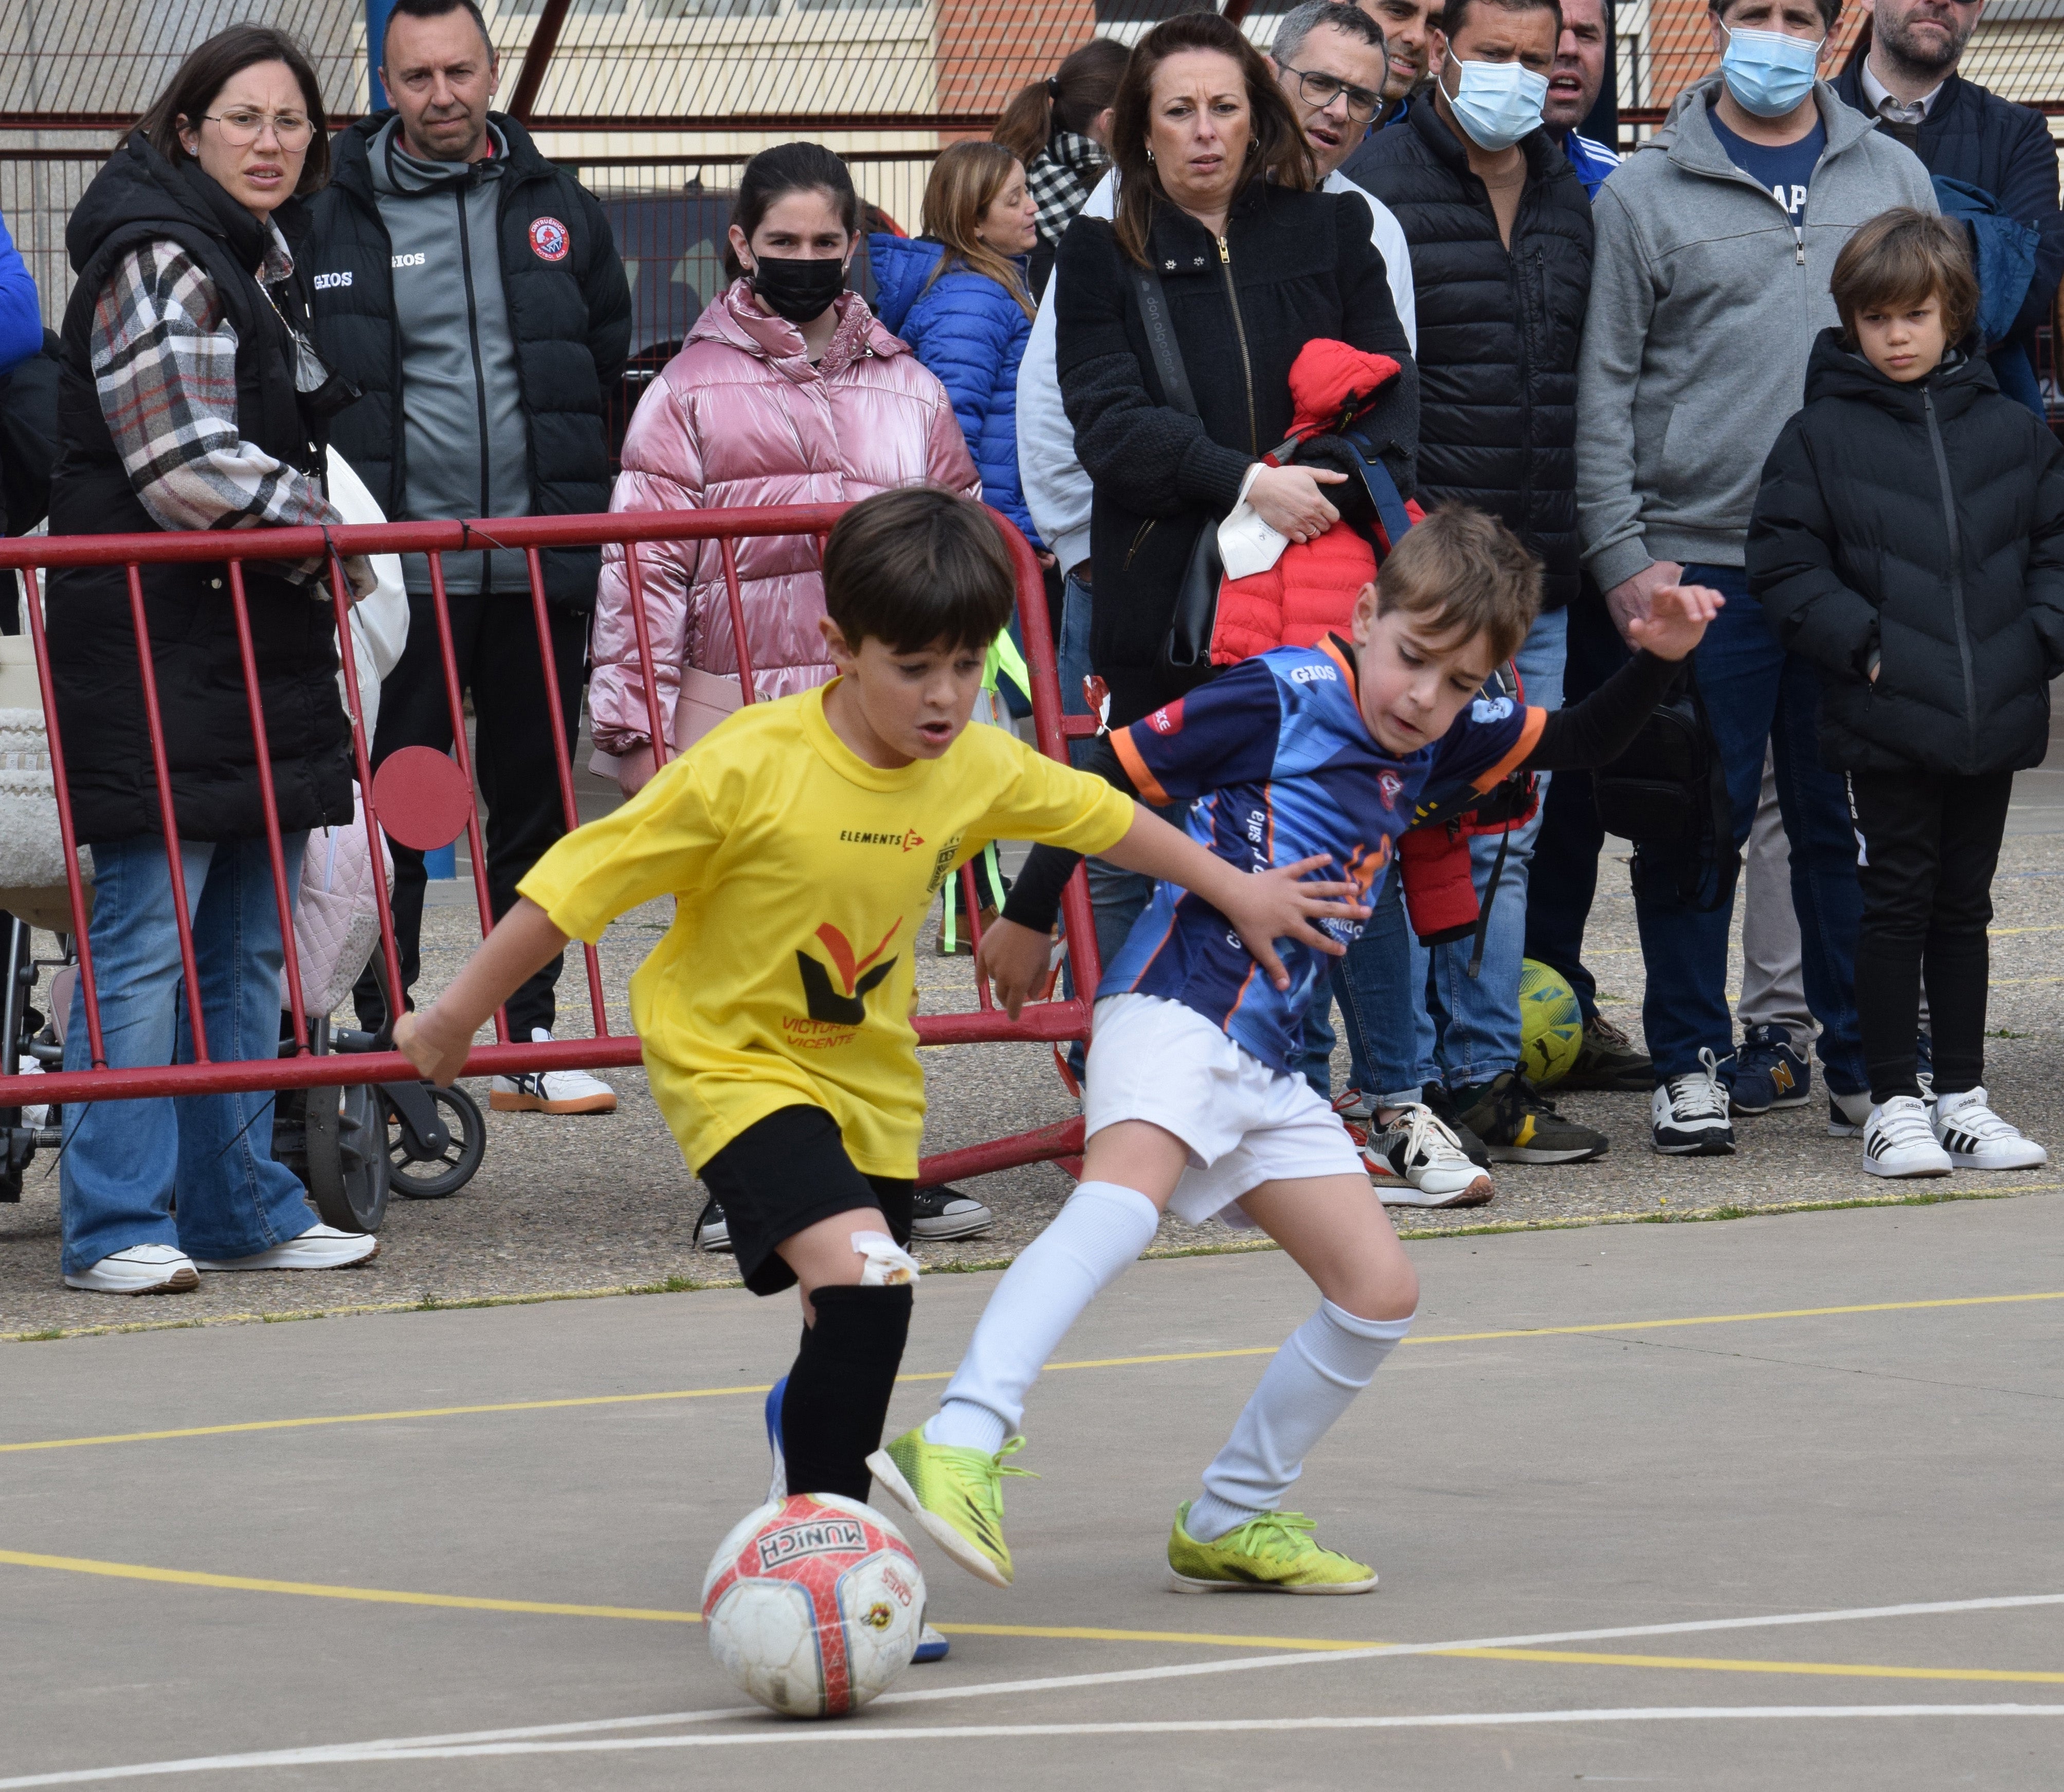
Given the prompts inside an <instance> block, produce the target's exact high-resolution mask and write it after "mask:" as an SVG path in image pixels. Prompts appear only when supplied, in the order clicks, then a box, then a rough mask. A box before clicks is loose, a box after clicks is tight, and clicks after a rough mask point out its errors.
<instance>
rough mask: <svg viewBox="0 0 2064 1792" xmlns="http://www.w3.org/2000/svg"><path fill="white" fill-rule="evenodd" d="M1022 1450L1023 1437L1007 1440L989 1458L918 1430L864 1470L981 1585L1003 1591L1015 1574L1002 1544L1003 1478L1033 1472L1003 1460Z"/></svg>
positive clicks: (888, 1446)
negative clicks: (942, 1442) (941, 1441)
mask: <svg viewBox="0 0 2064 1792" xmlns="http://www.w3.org/2000/svg"><path fill="white" fill-rule="evenodd" d="M1023 1448H1025V1440H1024V1439H1023V1438H1022V1437H1014V1438H1010V1439H1009V1440H1006V1442H1005V1444H1004V1446H1003V1448H1002V1449H1000V1450H998V1452H996V1453H995V1454H994V1456H992V1455H990V1453H989V1452H987V1451H986V1450H970V1449H965V1448H961V1446H959V1445H957V1444H933V1443H932V1442H930V1441H929V1440H928V1439H927V1438H926V1437H925V1432H924V1428H923V1427H922V1426H919V1427H917V1428H914V1429H913V1430H910V1431H906V1432H904V1434H903V1435H902V1436H901V1437H899V1438H897V1440H895V1442H894V1443H893V1444H884V1445H883V1446H882V1447H881V1448H880V1449H878V1450H877V1451H876V1452H874V1454H873V1456H869V1458H868V1459H867V1466H868V1468H869V1470H871V1471H872V1472H873V1476H874V1478H875V1480H877V1481H879V1482H880V1483H881V1488H882V1491H883V1492H885V1493H887V1494H888V1495H889V1497H890V1498H891V1499H892V1500H895V1502H896V1503H897V1504H898V1505H900V1506H901V1507H902V1508H904V1510H905V1511H906V1512H909V1514H910V1516H912V1517H913V1518H914V1519H916V1520H917V1522H918V1523H919V1524H921V1525H922V1526H923V1527H924V1528H925V1532H926V1534H927V1535H928V1536H930V1538H931V1539H932V1540H933V1542H934V1543H936V1544H938V1546H939V1547H940V1548H941V1549H943V1550H945V1552H946V1553H947V1554H948V1555H949V1556H951V1557H952V1558H953V1560H954V1561H955V1562H957V1563H958V1564H960V1566H961V1567H962V1568H964V1569H966V1570H967V1571H968V1573H970V1574H972V1575H973V1576H974V1577H975V1578H976V1579H977V1580H978V1581H987V1582H988V1583H989V1584H990V1585H991V1586H992V1587H1007V1586H1009V1585H1010V1581H1011V1577H1012V1576H1013V1574H1014V1572H1015V1570H1014V1569H1012V1567H1011V1565H1010V1545H1009V1544H1006V1542H1005V1541H1004V1540H1003V1477H1004V1476H1006V1475H1025V1474H1028V1473H1029V1471H1028V1470H1026V1469H1023V1468H1008V1467H1006V1465H1005V1464H1004V1460H1003V1459H1004V1458H1005V1457H1006V1456H1013V1455H1015V1454H1016V1453H1017V1452H1018V1451H1020V1450H1022V1449H1023Z"/></svg>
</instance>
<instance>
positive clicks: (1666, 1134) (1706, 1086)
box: [1648, 1051, 1735, 1158]
mask: <svg viewBox="0 0 2064 1792" xmlns="http://www.w3.org/2000/svg"><path fill="white" fill-rule="evenodd" d="M1648 1116H1649V1122H1650V1125H1651V1126H1652V1127H1653V1128H1654V1130H1655V1149H1656V1150H1659V1151H1660V1152H1661V1153H1662V1154H1663V1155H1664V1156H1665V1157H1666V1158H1726V1157H1731V1156H1732V1155H1733V1154H1734V1149H1735V1130H1734V1127H1733V1126H1731V1124H1730V1123H1729V1122H1728V1120H1727V1085H1726V1084H1725V1083H1723V1082H1722V1081H1720V1067H1719V1060H1718V1059H1717V1058H1715V1057H1714V1056H1713V1054H1712V1053H1711V1052H1709V1051H1701V1052H1700V1053H1699V1068H1698V1069H1696V1070H1687V1072H1685V1073H1684V1074H1683V1075H1682V1076H1681V1077H1664V1078H1663V1082H1662V1085H1661V1086H1660V1087H1659V1088H1658V1089H1656V1091H1655V1093H1654V1094H1652V1095H1651V1096H1650V1097H1649V1098H1648Z"/></svg>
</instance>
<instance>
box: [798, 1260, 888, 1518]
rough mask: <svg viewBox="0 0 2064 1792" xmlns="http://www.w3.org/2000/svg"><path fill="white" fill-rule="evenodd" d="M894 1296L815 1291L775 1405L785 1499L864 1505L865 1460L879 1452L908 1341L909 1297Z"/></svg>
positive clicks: (857, 1290)
mask: <svg viewBox="0 0 2064 1792" xmlns="http://www.w3.org/2000/svg"><path fill="white" fill-rule="evenodd" d="M914 1292H915V1291H914V1290H913V1288H912V1287H910V1286H909V1283H905V1284H903V1285H902V1286H901V1287H894V1288H861V1287H835V1288H820V1289H818V1290H817V1291H816V1294H815V1295H813V1296H812V1303H813V1304H814V1305H815V1306H816V1310H817V1323H816V1324H815V1325H814V1326H812V1327H810V1328H809V1330H808V1331H805V1332H804V1335H803V1347H802V1348H801V1349H800V1351H797V1352H796V1366H795V1367H793V1368H792V1369H791V1370H790V1371H788V1393H787V1394H786V1395H784V1397H783V1399H782V1402H781V1442H782V1448H783V1450H784V1454H785V1455H786V1456H787V1459H788V1491H789V1492H791V1493H841V1494H844V1495H845V1496H846V1497H847V1498H848V1499H849V1500H865V1499H866V1498H867V1496H868V1494H869V1492H870V1490H871V1488H872V1486H873V1476H871V1475H870V1474H869V1472H868V1468H867V1459H868V1458H869V1456H872V1455H873V1453H874V1452H875V1451H877V1450H878V1449H880V1448H881V1428H882V1425H883V1424H884V1423H885V1421H886V1420H887V1419H888V1417H889V1395H890V1394H891V1393H892V1392H893V1391H894V1389H895V1386H896V1371H897V1369H898V1368H899V1367H901V1365H902V1362H903V1343H904V1340H905V1339H906V1338H908V1337H909V1333H910V1306H911V1297H912V1295H913V1293H914Z"/></svg>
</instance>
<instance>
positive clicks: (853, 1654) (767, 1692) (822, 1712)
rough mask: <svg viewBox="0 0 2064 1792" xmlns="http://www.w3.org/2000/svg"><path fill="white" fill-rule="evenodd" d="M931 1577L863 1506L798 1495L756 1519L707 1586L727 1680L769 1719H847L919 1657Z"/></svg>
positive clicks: (715, 1643) (713, 1647)
mask: <svg viewBox="0 0 2064 1792" xmlns="http://www.w3.org/2000/svg"><path fill="white" fill-rule="evenodd" d="M924 1615H925V1577H924V1575H923V1574H922V1573H920V1572H919V1570H918V1567H917V1557H916V1556H913V1555H912V1554H911V1553H910V1546H909V1544H907V1543H905V1541H904V1540H903V1538H902V1535H901V1532H898V1531H897V1528H896V1527H895V1526H894V1525H893V1524H890V1523H889V1520H887V1519H885V1518H884V1517H883V1516H881V1513H880V1512H877V1511H875V1510H874V1508H873V1507H872V1506H865V1505H862V1504H861V1502H860V1501H859V1500H847V1499H844V1498H841V1496H839V1495H837V1494H836V1493H799V1494H795V1495H792V1496H790V1497H789V1498H788V1499H786V1500H770V1501H768V1504H765V1505H764V1506H762V1507H760V1508H759V1509H758V1510H757V1511H756V1512H749V1513H748V1514H747V1515H746V1516H744V1518H742V1519H740V1520H739V1522H738V1523H737V1524H736V1525H735V1526H734V1527H733V1528H732V1532H731V1534H730V1535H729V1536H727V1537H726V1538H725V1539H724V1541H723V1542H722V1543H721V1544H719V1545H718V1547H717V1552H716V1556H715V1558H714V1559H713V1560H712V1561H711V1563H710V1565H709V1573H707V1574H706V1575H704V1576H703V1628H704V1629H706V1630H707V1631H708V1633H709V1642H710V1653H712V1655H714V1656H716V1658H717V1661H718V1662H719V1664H720V1665H721V1666H722V1667H723V1669H724V1672H725V1673H728V1674H729V1675H730V1676H731V1677H732V1679H733V1680H734V1681H736V1682H737V1683H738V1685H739V1687H740V1689H741V1690H742V1691H744V1692H746V1693H750V1694H751V1695H752V1697H754V1698H756V1699H757V1700H758V1701H760V1703H761V1704H762V1705H766V1706H767V1707H768V1709H770V1710H774V1711H779V1712H780V1713H782V1714H783V1715H784V1717H790V1718H836V1717H841V1716H843V1715H844V1714H845V1713H846V1712H848V1711H857V1710H858V1709H860V1708H861V1706H862V1705H865V1704H866V1703H867V1702H868V1701H869V1700H870V1699H872V1698H873V1697H875V1696H876V1695H877V1694H878V1693H881V1692H883V1691H885V1689H887V1688H888V1687H889V1685H890V1683H891V1682H892V1681H894V1680H895V1678H896V1677H897V1675H898V1674H900V1673H902V1671H903V1670H904V1669H905V1668H907V1667H908V1666H909V1665H910V1657H912V1656H913V1654H915V1653H917V1639H918V1635H919V1633H920V1632H921V1629H922V1628H923V1621H924Z"/></svg>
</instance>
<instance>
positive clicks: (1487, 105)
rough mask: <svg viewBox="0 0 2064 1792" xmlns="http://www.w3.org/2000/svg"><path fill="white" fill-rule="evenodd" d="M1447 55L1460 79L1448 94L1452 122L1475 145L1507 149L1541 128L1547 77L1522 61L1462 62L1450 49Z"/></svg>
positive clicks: (1546, 93)
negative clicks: (1452, 113)
mask: <svg viewBox="0 0 2064 1792" xmlns="http://www.w3.org/2000/svg"><path fill="white" fill-rule="evenodd" d="M1448 59H1449V61H1450V62H1453V64H1454V65H1455V66H1456V67H1457V69H1459V70H1461V85H1460V86H1459V87H1457V89H1456V91H1454V92H1453V93H1452V94H1450V95H1449V96H1448V103H1449V106H1451V107H1453V108H1454V113H1455V122H1456V123H1457V124H1459V125H1461V127H1462V129H1463V131H1465V132H1466V133H1467V134H1468V136H1469V141H1470V142H1471V143H1474V144H1475V145H1476V146H1477V148H1478V149H1510V148H1511V147H1512V146H1513V145H1514V143H1518V141H1519V139H1521V138H1522V137H1524V136H1526V135H1527V134H1528V133H1529V132H1530V131H1538V130H1539V129H1540V128H1541V108H1542V106H1543V105H1544V104H1546V102H1547V99H1548V77H1547V76H1546V75H1545V74H1535V73H1534V70H1532V69H1530V68H1528V67H1527V66H1526V65H1525V64H1524V63H1522V62H1464V61H1463V60H1462V59H1461V57H1459V56H1457V54H1455V53H1454V51H1453V50H1449V52H1448Z"/></svg>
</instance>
